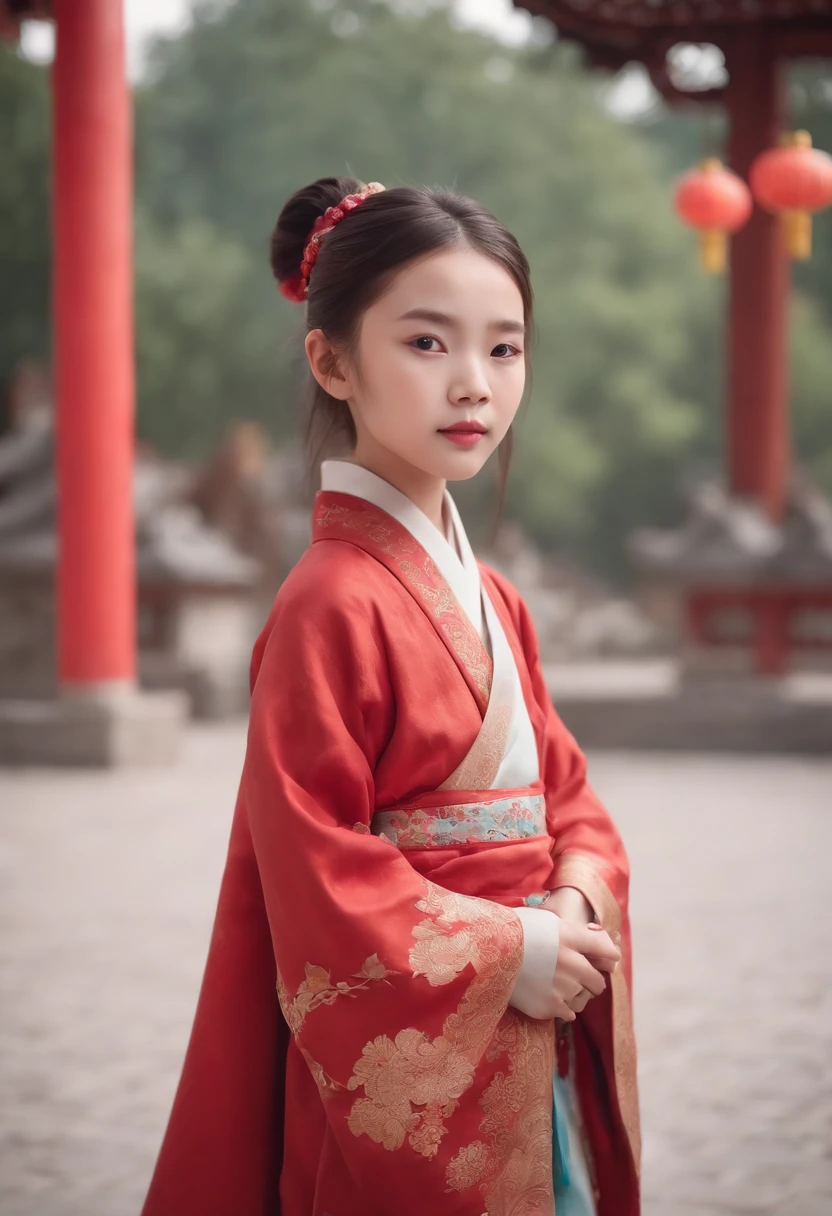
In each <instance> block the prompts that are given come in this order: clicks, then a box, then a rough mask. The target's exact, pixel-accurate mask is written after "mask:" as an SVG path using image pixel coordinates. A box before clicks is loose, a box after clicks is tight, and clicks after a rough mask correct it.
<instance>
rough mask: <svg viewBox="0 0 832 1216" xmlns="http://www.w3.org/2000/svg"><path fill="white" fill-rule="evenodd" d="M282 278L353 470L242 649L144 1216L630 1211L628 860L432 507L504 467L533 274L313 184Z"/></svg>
mask: <svg viewBox="0 0 832 1216" xmlns="http://www.w3.org/2000/svg"><path fill="white" fill-rule="evenodd" d="M272 265H273V268H274V272H275V274H276V276H277V278H278V280H279V282H280V284H281V290H282V291H283V292H284V294H286V295H288V296H289V297H290V298H292V299H295V300H297V301H304V302H305V303H306V320H307V327H308V334H307V337H306V354H307V357H308V360H309V366H310V368H311V371H312V376H313V378H314V402H313V424H314V425H315V426H317V427H320V428H323V432H325V433H326V434H327V435H328V436H329V438H334V437H336V436H337V437H338V438H340V439H341V440H342V450H343V453H344V456H343V458H342V459H340V460H330V461H327V462H325V463H324V465H323V471H322V489H321V492H320V493H319V494H318V496H317V498H316V500H315V508H314V512H313V519H312V545H311V547H310V548H309V550H308V551H307V552H306V554H305V555H304V557H303V558H302V559H301V561H300V562H299V563H298V565H297V566H296V567H295V569H294V570H293V571H292V573H291V574H290V575H289V577H288V579H287V580H286V582H285V583H284V585H283V587H282V588H281V590H280V593H279V595H278V596H277V600H276V602H275V605H274V608H273V610H272V613H271V616H270V618H269V621H268V623H267V625H266V628H265V629H264V631H263V633H262V635H261V637H260V639H259V640H258V642H257V645H256V647H255V651H254V658H253V663H252V703H251V723H250V729H249V737H248V750H247V753H246V760H245V766H244V770H243V776H242V782H241V786H240V793H239V799H238V803H237V809H236V813H235V817H234V823H233V827H232V832H231V843H230V848H229V854H228V861H227V866H226V871H225V877H224V879H223V884H222V890H221V894H220V900H219V908H218V911H217V919H216V924H215V928H214V934H213V939H212V942H211V948H210V954H209V958H208V964H207V969H206V973H205V979H204V982H203V988H202V993H201V996H200V1000H199V1006H198V1009H197V1013H196V1019H195V1024H194V1029H193V1033H192V1037H191V1043H190V1046H189V1049H188V1053H187V1057H186V1060H185V1066H184V1071H183V1075H182V1080H181V1082H180V1086H179V1090H178V1093H177V1097H176V1101H175V1104H174V1109H173V1113H172V1115H171V1120H170V1124H169V1127H168V1131H167V1135H166V1138H165V1142H164V1145H163V1147H162V1152H161V1155H160V1158H159V1162H158V1165H157V1168H156V1173H155V1176H154V1179H153V1182H152V1185H151V1188H150V1193H149V1196H148V1199H147V1202H146V1205H145V1209H144V1212H145V1216H265V1214H267V1213H268V1214H269V1216H271V1214H273V1213H282V1216H367V1214H369V1213H376V1214H383V1216H427V1214H429V1216H451V1214H453V1216H484V1214H485V1216H553V1214H554V1213H555V1211H557V1216H635V1214H636V1213H638V1211H639V1189H638V1163H639V1140H638V1106H637V1097H636V1078H635V1048H634V1041H633V1033H632V1022H631V1015H630V1001H629V995H628V990H629V985H630V951H629V926H628V920H627V885H628V866H627V858H626V855H625V852H624V849H623V846H622V844H621V840H620V838H619V836H618V834H617V832H616V830H615V828H614V826H613V824H612V823H611V821H610V819H609V817H608V815H607V813H606V811H605V810H604V808H603V807H602V806H601V804H600V803H599V801H598V799H597V798H596V797H595V795H594V794H593V793H592V790H591V789H590V787H589V786H588V784H587V780H586V766H585V762H584V757H583V755H582V754H581V752H580V751H579V749H578V747H577V746H576V744H575V742H574V740H573V739H572V737H571V736H570V735H569V733H568V731H567V730H566V729H565V728H564V726H563V724H562V723H561V722H560V720H559V718H558V717H557V715H556V713H555V712H554V710H553V708H552V704H551V701H550V698H549V694H548V691H547V688H546V684H545V681H544V678H543V673H542V671H541V666H540V658H539V654H538V648H537V641H536V638H535V632H534V627H533V625H532V622H531V619H530V617H529V613H528V610H527V609H526V607H525V605H524V604H523V602H522V600H521V599H520V597H519V596H518V594H517V592H516V591H515V590H514V588H513V587H511V586H510V584H509V583H507V582H506V581H505V579H503V578H501V577H500V576H499V575H497V574H496V573H495V572H494V571H493V570H490V569H489V568H488V567H487V566H481V565H478V563H477V561H476V559H475V558H474V555H473V553H472V551H471V546H470V544H469V543H468V539H467V537H466V535H465V530H464V528H463V526H462V523H461V520H460V517H459V515H458V513H457V510H456V507H455V506H454V502H453V499H452V498H451V497H450V496H449V494H448V492H447V490H446V488H445V487H446V483H447V482H449V481H458V480H463V479H465V478H468V477H473V476H474V475H475V474H476V473H478V472H479V470H480V469H481V468H482V466H483V465H484V464H485V462H486V461H487V460H488V458H489V457H490V456H491V455H493V453H494V452H495V451H499V452H500V455H501V456H504V454H505V453H506V452H507V445H508V443H509V439H510V427H511V423H512V420H513V418H514V415H515V413H516V411H517V408H518V406H519V404H520V401H521V398H522V396H523V390H524V384H525V376H526V354H525V343H526V341H527V338H528V335H529V330H530V325H531V311H532V291H531V285H530V281H529V269H528V264H527V262H526V259H525V257H524V256H523V253H522V251H521V250H520V248H519V246H518V244H517V242H516V240H515V239H514V237H513V236H512V235H511V234H510V233H509V232H508V231H507V230H506V229H505V228H504V227H503V226H502V225H501V224H500V223H498V221H497V220H496V219H495V218H494V217H493V216H492V215H491V214H490V213H489V212H487V211H485V210H484V209H483V208H482V207H480V206H478V205H477V204H476V203H474V202H472V201H471V200H470V199H467V198H463V197H460V196H458V195H456V194H451V193H445V192H440V191H428V190H415V189H404V188H396V189H392V190H387V191H384V190H383V188H382V187H381V186H379V185H378V184H372V185H370V186H362V185H361V183H359V182H357V181H354V180H351V179H347V178H326V179H323V180H321V181H317V182H315V183H314V184H313V185H311V186H309V187H308V188H307V189H305V190H302V191H299V192H298V193H297V194H295V195H294V196H293V197H292V198H291V199H290V200H289V202H288V203H287V204H286V206H285V207H284V209H283V212H282V213H281V216H280V219H279V220H278V223H277V227H276V229H275V233H274V238H273V243H272ZM501 463H502V465H503V470H504V472H505V460H503V461H501Z"/></svg>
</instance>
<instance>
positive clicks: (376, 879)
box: [243, 589, 523, 1216]
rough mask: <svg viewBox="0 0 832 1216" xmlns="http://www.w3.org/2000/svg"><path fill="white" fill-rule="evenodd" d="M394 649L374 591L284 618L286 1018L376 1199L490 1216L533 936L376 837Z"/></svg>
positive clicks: (261, 685) (277, 853)
mask: <svg viewBox="0 0 832 1216" xmlns="http://www.w3.org/2000/svg"><path fill="white" fill-rule="evenodd" d="M386 644H387V643H386V642H385V638H384V636H383V635H382V633H381V630H380V628H379V627H378V624H377V620H376V616H375V609H374V607H373V604H372V600H371V597H367V596H366V595H362V594H361V590H360V589H356V590H355V591H354V592H353V591H351V590H349V589H348V590H347V591H343V590H342V591H340V592H339V593H338V594H337V595H336V594H335V593H334V592H332V591H331V589H330V594H329V595H327V596H326V597H325V600H324V602H323V603H320V602H317V603H315V602H311V601H309V600H307V601H305V602H299V601H298V600H293V599H289V600H288V602H287V603H286V604H285V605H282V606H281V605H280V604H279V605H278V609H277V610H276V612H275V615H274V618H273V627H272V630H271V634H270V636H269V638H268V641H267V643H266V645H265V648H264V650H263V656H262V662H261V665H260V670H259V673H258V676H257V679H256V682H255V687H254V692H253V698H252V707H251V724H250V731H249V739H248V750H247V756H246V762H245V769H244V777H243V789H244V797H245V801H246V806H247V812H248V818H249V823H250V828H251V834H252V839H253V842H254V849H255V854H256V859H257V865H258V868H259V871H260V876H261V881H262V887H263V893H264V898H265V903H266V909H267V914H268V920H269V926H270V931H271V937H272V944H273V948H274V955H275V961H276V965H277V972H278V996H279V999H280V1004H281V1008H282V1010H283V1014H284V1017H285V1019H286V1022H287V1023H288V1026H289V1029H290V1031H291V1033H292V1035H293V1036H294V1039H295V1041H296V1043H297V1045H298V1047H299V1048H300V1051H301V1052H302V1054H303V1057H304V1059H305V1060H306V1063H307V1065H308V1067H309V1069H310V1071H311V1073H312V1075H313V1077H314V1078H315V1081H316V1083H317V1085H318V1089H319V1092H320V1094H321V1097H322V1099H323V1103H324V1108H325V1110H326V1115H327V1120H328V1123H329V1126H330V1128H331V1130H332V1133H333V1135H334V1137H335V1139H336V1141H337V1144H338V1149H339V1151H340V1153H341V1155H342V1157H343V1158H344V1160H345V1161H346V1163H347V1166H348V1169H349V1171H350V1174H351V1175H352V1177H353V1178H354V1179H355V1180H356V1182H357V1183H358V1185H359V1186H360V1187H361V1189H362V1193H365V1192H366V1194H367V1195H368V1196H379V1195H381V1196H383V1195H384V1194H388V1195H389V1194H393V1193H394V1194H395V1195H396V1203H395V1206H396V1211H397V1212H398V1213H399V1214H400V1216H408V1214H409V1213H413V1216H416V1213H419V1216H423V1213H424V1212H425V1210H426V1208H427V1206H428V1205H430V1207H431V1210H432V1211H435V1212H436V1213H444V1212H448V1213H450V1212H453V1213H459V1214H461V1216H464V1214H467V1213H469V1212H470V1213H471V1214H472V1216H481V1213H482V1211H483V1202H482V1195H481V1194H479V1193H478V1190H479V1188H478V1187H477V1186H474V1185H472V1184H473V1183H475V1182H476V1181H477V1178H478V1174H477V1170H476V1169H473V1170H472V1168H471V1160H470V1146H471V1143H472V1141H475V1140H479V1139H480V1130H479V1129H480V1123H481V1121H482V1117H483V1116H482V1110H481V1108H480V1106H479V1098H480V1097H481V1096H482V1091H483V1087H484V1086H485V1085H487V1084H488V1082H489V1080H490V1079H492V1078H493V1076H495V1075H496V1074H497V1073H498V1072H499V1071H500V1069H501V1067H502V1068H504V1066H505V1057H504V1056H503V1057H501V1055H500V1050H501V1048H502V1046H503V1045H504V1044H503V1042H502V1039H501V1037H500V1036H501V1035H502V1036H503V1038H505V1022H506V1021H507V1020H508V1021H510V1020H511V1018H513V1017H516V1016H517V1015H514V1014H513V1013H511V1014H509V1015H507V1013H506V1010H507V1006H508V1001H509V996H510V994H511V991H512V988H513V986H514V982H515V979H516V977H517V975H518V972H519V970H520V966H521V963H522V954H523V937H522V930H521V925H520V921H519V919H518V917H517V915H516V914H515V912H513V911H511V910H510V909H508V908H504V907H501V906H498V905H496V904H492V903H491V902H489V901H486V900H482V899H477V898H469V897H466V896H463V895H460V894H456V893H454V892H451V891H447V890H444V889H442V888H440V887H438V886H436V885H435V884H433V883H431V882H430V881H427V880H425V879H424V878H422V877H421V876H420V875H419V874H417V872H416V871H415V870H414V869H413V868H412V867H411V866H410V864H409V863H408V861H407V860H406V858H405V857H404V856H403V855H402V854H401V853H400V852H399V851H398V850H397V849H396V848H395V846H393V845H392V844H391V843H389V842H387V841H385V840H383V839H381V838H379V837H377V836H374V835H372V834H371V831H370V823H371V818H372V815H373V810H374V787H373V771H374V767H375V765H376V764H377V762H378V759H379V757H380V755H381V754H382V752H383V750H384V747H385V745H386V743H387V741H388V740H389V738H390V735H391V732H392V731H393V730H399V729H406V728H407V723H406V721H403V719H402V715H401V713H400V712H397V707H396V706H395V705H394V704H392V702H391V692H390V687H389V679H388V678H387V674H386V673H387V666H386V654H385V645H386ZM501 1027H502V1029H501ZM495 1043H497V1047H496V1048H495ZM287 1117H291V1112H287ZM481 1147H482V1146H481ZM492 1164H493V1163H492ZM480 1173H482V1170H480ZM368 1210H370V1207H369V1205H368Z"/></svg>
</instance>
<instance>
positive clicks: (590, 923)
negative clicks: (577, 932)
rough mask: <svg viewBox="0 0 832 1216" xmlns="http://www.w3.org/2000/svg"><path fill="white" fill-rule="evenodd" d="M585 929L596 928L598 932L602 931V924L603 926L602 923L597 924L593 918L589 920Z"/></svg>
mask: <svg viewBox="0 0 832 1216" xmlns="http://www.w3.org/2000/svg"><path fill="white" fill-rule="evenodd" d="M587 929H596V930H597V931H598V932H599V933H603V931H604V926H603V925H599V924H598V923H597V922H596V921H594V920H591V921H590V922H589V924H588V925H587Z"/></svg>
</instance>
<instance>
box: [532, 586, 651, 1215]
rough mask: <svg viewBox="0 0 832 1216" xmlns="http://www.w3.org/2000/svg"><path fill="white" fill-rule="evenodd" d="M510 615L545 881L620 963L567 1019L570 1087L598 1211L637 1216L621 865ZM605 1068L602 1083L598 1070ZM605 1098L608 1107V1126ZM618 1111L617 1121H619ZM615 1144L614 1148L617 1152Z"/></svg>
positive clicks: (625, 872) (633, 1067)
mask: <svg viewBox="0 0 832 1216" xmlns="http://www.w3.org/2000/svg"><path fill="white" fill-rule="evenodd" d="M515 620H516V622H517V627H518V631H519V634H520V638H521V641H522V645H523V651H524V654H525V657H526V662H527V665H528V670H529V675H530V677H531V682H532V686H533V689H534V697H535V701H536V703H537V705H538V708H539V710H540V712H541V714H542V716H543V722H544V729H543V739H542V746H541V775H542V778H543V781H544V783H545V796H546V814H547V822H548V828H549V833H550V835H551V837H552V873H551V877H550V879H549V882H548V883H547V884H546V885H547V886H548V887H550V888H552V889H555V888H556V887H566V886H568V887H576V888H577V889H578V890H579V891H581V892H582V893H583V894H584V895H585V897H586V898H587V900H588V901H589V903H590V904H591V905H592V907H593V909H594V910H595V914H596V916H597V918H598V920H599V921H600V923H601V924H602V925H603V926H604V928H605V929H606V930H607V932H608V933H609V934H610V936H611V937H612V939H613V941H615V943H616V945H617V946H618V947H619V948H620V950H621V963H620V964H619V966H618V967H617V968H616V969H615V971H614V972H613V973H612V975H611V977H610V981H609V984H608V987H607V990H606V991H605V993H604V994H603V996H602V997H600V998H598V999H597V1000H594V1001H590V1003H589V1005H588V1006H587V1008H586V1010H585V1011H584V1013H582V1014H581V1015H580V1016H579V1018H578V1021H577V1023H575V1031H576V1032H575V1036H574V1044H575V1050H576V1052H577V1070H578V1071H577V1075H578V1086H579V1090H581V1093H582V1112H583V1117H584V1120H585V1123H586V1125H587V1128H588V1132H589V1134H590V1138H591V1140H592V1143H593V1156H594V1160H595V1167H596V1173H597V1176H598V1180H599V1184H600V1186H601V1192H602V1194H603V1195H604V1196H606V1197H607V1198H605V1207H606V1205H607V1204H608V1202H609V1199H608V1197H609V1196H610V1195H615V1196H617V1198H616V1200H615V1202H614V1205H613V1206H612V1207H606V1210H609V1211H613V1210H615V1211H616V1212H620V1213H621V1216H636V1213H637V1212H638V1211H639V1210H640V1209H639V1200H638V1171H639V1162H640V1155H641V1135H640V1130H639V1102H638V1085H637V1062H636V1044H635V1035H634V1031H633V1021H632V1002H631V992H632V974H633V972H632V942H631V934H630V921H629V912H628V904H629V884H630V865H629V861H628V858H627V854H626V851H625V849H624V844H623V841H622V839H621V836H620V834H619V832H618V829H617V828H616V826H615V824H614V822H613V820H612V818H611V816H610V814H609V812H608V811H607V809H606V808H605V806H604V804H603V803H602V802H601V800H600V799H599V798H598V796H597V794H596V793H595V791H594V790H593V789H592V787H591V786H590V784H589V781H588V780H587V766H586V759H585V757H584V755H583V752H582V751H581V749H580V748H579V747H578V744H577V743H576V742H575V740H574V738H573V737H572V735H571V734H570V732H569V731H568V730H567V729H566V727H565V726H564V724H563V722H562V721H561V719H560V717H559V716H558V714H557V713H556V711H555V708H554V706H553V704H552V698H551V696H550V694H549V690H548V688H547V686H546V681H545V678H544V675H543V668H542V665H541V662H540V653H539V646H538V642H537V635H536V631H535V628H534V624H533V622H532V619H531V615H530V613H529V611H528V609H527V608H526V606H525V604H524V603H523V602H522V600H521V599H520V598H519V596H518V597H517V608H516V616H515ZM602 1072H603V1073H604V1074H605V1076H606V1090H605V1092H604V1093H601V1092H600V1091H599V1089H598V1085H597V1078H598V1076H599V1075H600V1074H601V1073H602ZM610 1105H611V1106H612V1109H613V1110H616V1108H617V1115H618V1119H617V1120H615V1119H614V1121H613V1123H614V1126H615V1127H616V1131H615V1133H614V1134H613V1135H612V1136H611V1135H610V1133H609V1119H610ZM619 1120H620V1123H619ZM619 1131H620V1132H621V1136H620V1137H619V1134H618V1133H619ZM622 1150H623V1151H622Z"/></svg>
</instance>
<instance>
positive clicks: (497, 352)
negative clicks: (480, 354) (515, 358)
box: [491, 342, 520, 359]
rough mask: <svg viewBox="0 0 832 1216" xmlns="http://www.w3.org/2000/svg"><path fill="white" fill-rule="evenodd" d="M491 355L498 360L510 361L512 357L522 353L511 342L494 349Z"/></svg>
mask: <svg viewBox="0 0 832 1216" xmlns="http://www.w3.org/2000/svg"><path fill="white" fill-rule="evenodd" d="M491 354H492V355H494V356H496V358H498V359H510V358H511V357H512V355H519V354H520V351H519V350H518V349H517V347H516V346H512V345H511V343H510V342H501V343H500V345H499V346H495V347H494V349H493V350H492V352H491Z"/></svg>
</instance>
